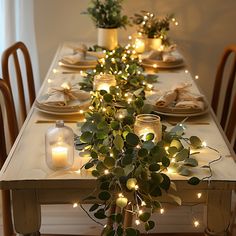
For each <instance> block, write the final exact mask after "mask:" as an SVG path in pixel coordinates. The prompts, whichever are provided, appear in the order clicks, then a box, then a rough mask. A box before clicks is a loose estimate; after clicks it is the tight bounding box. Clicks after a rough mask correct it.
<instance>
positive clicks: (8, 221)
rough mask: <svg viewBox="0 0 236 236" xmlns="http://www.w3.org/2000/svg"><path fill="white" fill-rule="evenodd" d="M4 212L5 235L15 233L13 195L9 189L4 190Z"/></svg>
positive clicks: (8, 235)
mask: <svg viewBox="0 0 236 236" xmlns="http://www.w3.org/2000/svg"><path fill="white" fill-rule="evenodd" d="M2 212H3V214H2V215H3V232H4V236H12V235H14V230H13V223H12V217H11V197H10V191H9V190H2Z"/></svg>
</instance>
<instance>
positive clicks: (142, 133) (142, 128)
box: [134, 114, 162, 143]
mask: <svg viewBox="0 0 236 236" xmlns="http://www.w3.org/2000/svg"><path fill="white" fill-rule="evenodd" d="M134 133H135V134H136V135H138V136H139V137H141V139H144V140H146V135H147V134H149V133H153V134H154V142H155V143H157V142H159V141H160V140H161V136H162V125H161V119H160V117H159V116H157V115H153V114H141V115H137V116H136V119H135V123H134Z"/></svg>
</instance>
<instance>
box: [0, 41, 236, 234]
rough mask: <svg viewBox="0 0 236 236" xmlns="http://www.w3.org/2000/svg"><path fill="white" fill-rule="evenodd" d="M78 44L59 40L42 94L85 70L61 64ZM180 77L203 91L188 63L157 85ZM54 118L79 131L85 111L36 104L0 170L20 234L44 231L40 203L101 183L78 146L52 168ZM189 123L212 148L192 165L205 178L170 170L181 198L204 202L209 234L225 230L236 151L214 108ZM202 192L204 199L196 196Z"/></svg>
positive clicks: (63, 200) (65, 199) (60, 200)
mask: <svg viewBox="0 0 236 236" xmlns="http://www.w3.org/2000/svg"><path fill="white" fill-rule="evenodd" d="M74 45H75V44H73V43H63V44H62V45H60V47H59V48H58V50H57V53H56V55H55V57H54V60H53V61H52V64H51V67H50V69H49V71H48V73H47V75H46V77H45V80H44V82H43V85H42V88H41V90H40V91H39V93H38V97H40V96H41V95H42V94H44V93H45V91H46V90H47V88H48V87H49V86H51V85H52V84H58V83H61V81H63V80H64V79H73V80H80V79H81V78H82V75H83V73H84V72H80V70H75V69H68V68H63V67H61V66H60V65H59V64H58V62H59V60H60V59H61V58H62V56H63V55H66V54H70V53H73V47H74ZM152 73H154V72H152ZM180 82H188V83H191V84H192V89H193V90H194V91H195V92H198V93H199V89H198V87H197V85H196V83H195V81H194V79H193V77H192V76H191V74H190V73H189V72H188V71H187V68H186V67H185V68H179V69H174V70H163V71H162V70H159V71H158V82H157V84H156V85H155V86H156V87H158V89H160V90H164V89H168V88H170V87H171V86H172V85H173V84H178V83H180ZM161 117H162V122H163V124H165V125H167V127H168V128H170V127H171V126H172V125H173V124H175V123H178V122H180V121H181V120H183V119H184V118H185V117H183V116H181V117H175V116H174V115H173V116H171V114H168V115H162V116H161ZM56 120H64V121H65V124H66V125H68V126H70V127H71V128H72V129H73V130H74V132H75V133H77V134H79V133H80V126H81V124H82V122H83V121H84V116H83V114H82V112H80V111H78V112H76V113H75V114H70V115H62V114H58V113H56V112H52V113H50V112H44V111H42V110H40V109H38V108H37V107H36V104H34V105H33V106H32V108H31V110H30V112H29V114H28V116H27V119H26V121H25V122H24V125H23V127H22V128H21V130H20V133H19V135H18V137H17V139H16V141H15V143H14V145H13V147H12V148H11V150H10V153H9V156H8V158H7V160H6V162H5V164H4V166H3V168H2V169H1V173H0V188H1V189H7V190H10V191H11V194H12V206H13V217H14V226H15V230H16V232H18V233H20V234H22V235H28V234H34V233H37V232H39V231H40V227H41V205H44V204H73V203H74V202H80V201H81V200H82V199H83V198H84V197H86V196H88V195H89V194H90V193H91V192H92V191H93V190H94V189H95V188H96V185H97V182H96V179H95V178H94V177H93V176H92V175H91V172H90V171H88V170H84V169H83V170H80V167H81V165H82V164H83V160H82V158H81V157H80V156H79V153H78V152H77V151H75V162H74V165H73V167H72V168H71V169H70V170H66V171H53V170H51V169H49V168H48V166H47V164H46V160H45V133H46V132H47V129H48V128H49V127H51V126H53V125H54V124H53V123H55V121H56ZM185 125H186V130H185V135H186V137H190V136H191V135H196V136H198V137H199V138H201V140H204V141H206V143H207V146H209V147H211V148H202V149H201V150H200V153H199V154H198V155H197V156H196V159H197V160H198V163H199V165H198V167H196V168H193V169H192V176H197V177H198V178H200V179H204V180H203V181H201V182H200V183H199V184H198V185H195V186H193V185H190V184H188V183H187V180H188V179H189V177H184V176H180V175H178V174H176V173H170V174H169V176H170V178H171V180H172V181H173V182H174V183H175V184H176V186H177V189H178V191H177V195H178V196H180V197H181V199H182V202H187V203H204V204H206V206H207V217H206V230H205V233H206V234H207V235H218V236H220V235H227V231H228V228H229V224H230V216H231V196H232V191H233V190H234V189H235V183H236V164H235V161H234V152H233V151H232V149H231V148H230V145H229V143H228V141H227V139H226V137H225V135H224V133H223V131H222V129H221V127H220V125H219V123H218V121H217V119H216V117H215V115H214V113H213V111H212V110H211V108H210V107H208V109H207V111H206V112H205V114H202V115H199V116H193V117H189V118H188V119H187V120H186V122H185ZM209 165H210V169H211V171H212V173H210V169H209V168H203V167H204V166H209ZM199 192H200V193H201V196H202V197H201V198H197V197H196V194H197V193H199ZM163 201H167V199H163Z"/></svg>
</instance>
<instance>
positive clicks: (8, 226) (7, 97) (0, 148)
mask: <svg viewBox="0 0 236 236" xmlns="http://www.w3.org/2000/svg"><path fill="white" fill-rule="evenodd" d="M0 92H1V94H2V97H3V98H4V101H3V103H4V105H5V106H4V107H5V109H2V108H1V107H0V130H1V132H0V165H1V167H2V166H3V164H4V162H5V160H6V158H7V150H6V138H5V134H6V132H7V130H6V127H8V132H9V139H10V140H9V142H10V146H12V145H13V143H14V141H15V139H16V137H17V134H18V125H17V119H16V113H15V108H14V103H13V98H12V95H11V91H10V88H9V87H8V84H7V82H6V81H4V80H2V79H0ZM3 110H5V111H6V122H4V120H3V113H2V111H3ZM10 199H11V198H10V191H9V190H3V191H2V213H3V214H2V215H3V232H4V236H12V235H14V234H13V232H14V231H13V224H12V217H11V200H10Z"/></svg>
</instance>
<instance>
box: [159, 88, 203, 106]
mask: <svg viewBox="0 0 236 236" xmlns="http://www.w3.org/2000/svg"><path fill="white" fill-rule="evenodd" d="M190 87H191V84H190V83H180V84H177V85H175V86H174V87H173V88H172V89H171V90H169V91H166V92H165V93H164V94H163V95H162V96H161V97H160V98H159V99H158V100H157V101H156V106H157V107H167V106H171V107H175V108H185V109H200V110H204V108H205V103H204V97H203V95H201V94H194V93H192V92H190V91H189V88H190Z"/></svg>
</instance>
